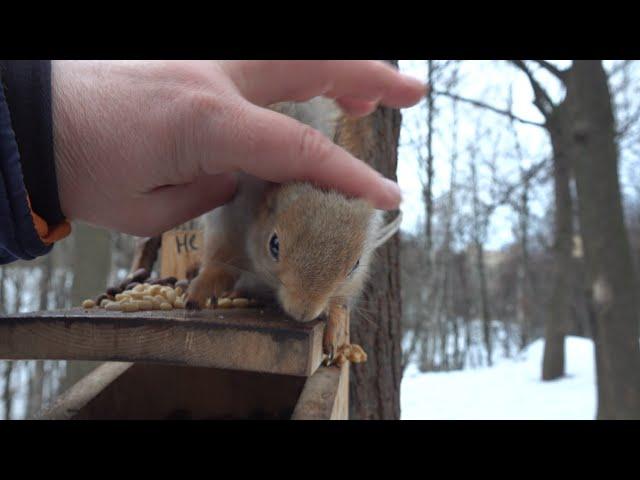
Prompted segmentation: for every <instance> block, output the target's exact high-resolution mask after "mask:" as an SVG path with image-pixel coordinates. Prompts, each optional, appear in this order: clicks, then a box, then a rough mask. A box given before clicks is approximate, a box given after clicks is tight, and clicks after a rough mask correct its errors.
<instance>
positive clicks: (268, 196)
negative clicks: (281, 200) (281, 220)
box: [264, 183, 279, 215]
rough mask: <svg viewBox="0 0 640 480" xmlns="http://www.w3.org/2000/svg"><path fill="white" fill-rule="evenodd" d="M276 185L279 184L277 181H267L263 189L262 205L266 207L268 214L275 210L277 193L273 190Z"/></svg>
mask: <svg viewBox="0 0 640 480" xmlns="http://www.w3.org/2000/svg"><path fill="white" fill-rule="evenodd" d="M278 187H279V184H277V183H269V184H268V185H267V186H266V187H265V190H264V205H265V206H266V207H267V211H268V212H269V215H271V214H273V213H274V212H275V211H276V206H277V195H276V194H275V192H276V189H277V188H278Z"/></svg>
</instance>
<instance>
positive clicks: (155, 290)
mask: <svg viewBox="0 0 640 480" xmlns="http://www.w3.org/2000/svg"><path fill="white" fill-rule="evenodd" d="M161 288H162V287H161V286H160V285H151V286H150V287H149V292H148V293H149V295H153V296H156V295H159V294H160V289H161Z"/></svg>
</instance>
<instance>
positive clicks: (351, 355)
mask: <svg viewBox="0 0 640 480" xmlns="http://www.w3.org/2000/svg"><path fill="white" fill-rule="evenodd" d="M346 361H349V362H351V363H364V362H366V361H367V353H366V352H365V351H364V350H363V348H362V347H361V346H360V345H357V344H355V343H353V344H346V345H342V346H340V347H338V350H337V352H336V355H335V357H334V356H333V351H332V352H331V355H329V354H327V358H325V360H324V362H323V364H324V365H325V366H330V365H336V366H338V367H341V366H342V365H343V364H344V363H345V362H346Z"/></svg>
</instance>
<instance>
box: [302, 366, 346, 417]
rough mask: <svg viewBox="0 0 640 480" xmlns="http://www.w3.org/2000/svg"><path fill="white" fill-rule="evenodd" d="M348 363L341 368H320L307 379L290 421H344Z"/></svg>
mask: <svg viewBox="0 0 640 480" xmlns="http://www.w3.org/2000/svg"><path fill="white" fill-rule="evenodd" d="M348 373H349V362H346V363H344V364H343V365H342V366H341V367H337V366H332V367H320V368H319V369H318V370H317V371H316V373H314V374H313V375H312V376H311V377H309V378H308V379H307V382H306V383H305V386H304V389H303V390H302V394H301V395H300V398H299V399H298V403H297V404H296V408H295V409H294V411H293V415H292V417H291V419H292V420H346V419H347V418H348V413H349V412H348V403H346V402H345V398H348V397H345V395H344V390H345V388H346V389H347V393H348V387H349V384H348V382H349V378H348Z"/></svg>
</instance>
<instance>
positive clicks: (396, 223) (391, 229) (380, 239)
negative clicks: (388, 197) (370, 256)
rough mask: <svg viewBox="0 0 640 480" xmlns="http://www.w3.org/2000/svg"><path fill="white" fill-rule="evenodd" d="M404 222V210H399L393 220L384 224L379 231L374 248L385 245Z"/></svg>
mask: <svg viewBox="0 0 640 480" xmlns="http://www.w3.org/2000/svg"><path fill="white" fill-rule="evenodd" d="M401 223H402V212H398V216H397V217H396V218H395V219H394V220H393V221H391V222H389V223H387V224H386V225H384V226H382V227H381V228H380V230H379V231H378V235H377V238H376V242H375V244H374V248H378V247H380V246H381V245H383V244H384V243H385V242H386V241H387V240H389V239H390V238H391V237H393V236H394V235H395V234H396V232H397V231H398V230H400V224H401Z"/></svg>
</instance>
